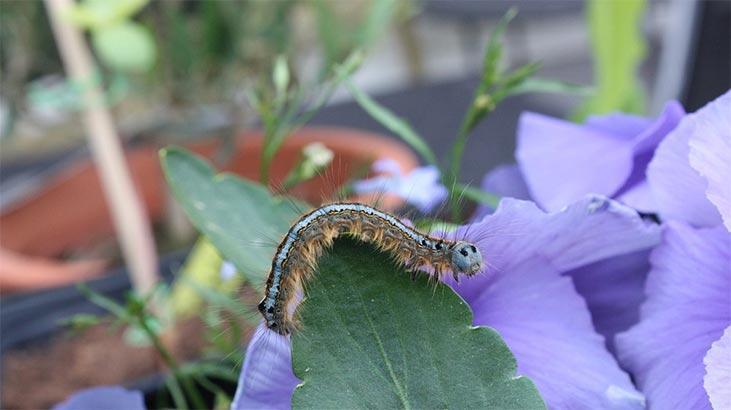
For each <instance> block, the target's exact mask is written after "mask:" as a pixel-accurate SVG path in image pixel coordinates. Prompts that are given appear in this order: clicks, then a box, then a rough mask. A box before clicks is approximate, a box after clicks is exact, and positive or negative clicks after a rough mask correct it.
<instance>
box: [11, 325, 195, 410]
mask: <svg viewBox="0 0 731 410" xmlns="http://www.w3.org/2000/svg"><path fill="white" fill-rule="evenodd" d="M203 334H204V325H203V323H202V322H201V321H200V320H199V319H197V318H193V319H189V320H187V321H185V322H182V323H180V324H179V325H178V326H177V327H176V331H175V343H172V344H171V346H170V348H171V350H172V353H173V355H174V356H175V357H176V358H177V359H178V362H180V363H184V362H186V361H191V360H195V359H197V358H199V357H200V355H201V352H202V350H203V348H204V347H205V345H206V342H205V340H204V339H203V336H202V335H203ZM161 372H166V369H165V366H164V365H163V363H162V361H161V360H160V359H159V357H158V355H157V352H156V351H155V350H154V348H152V347H136V346H131V345H129V344H128V343H126V342H125V341H124V340H123V328H117V329H112V328H111V327H110V326H109V324H108V323H102V324H99V325H95V326H92V327H90V328H89V329H86V330H85V331H83V332H81V333H71V332H67V333H65V334H62V335H59V336H56V337H54V338H53V339H52V340H50V341H49V343H44V344H42V345H37V346H32V347H28V348H24V349H19V350H13V351H9V352H6V354H5V355H4V356H3V358H2V404H1V406H0V407H2V408H3V409H44V408H50V407H51V406H53V405H54V404H56V403H58V402H61V401H63V400H64V399H65V398H66V397H68V395H70V394H71V393H73V392H75V391H77V390H79V389H83V388H87V387H92V386H98V385H108V384H126V383H129V382H131V381H134V380H136V379H140V378H143V377H145V376H152V375H155V374H158V373H161Z"/></svg>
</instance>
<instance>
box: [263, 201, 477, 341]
mask: <svg viewBox="0 0 731 410" xmlns="http://www.w3.org/2000/svg"><path fill="white" fill-rule="evenodd" d="M340 235H349V236H352V237H354V238H356V239H358V240H361V241H363V242H369V243H373V244H375V245H376V247H378V248H379V249H380V250H383V251H385V252H388V253H390V254H391V255H392V256H393V257H394V259H395V260H396V261H397V262H398V263H400V264H402V265H404V266H406V267H407V268H408V269H410V270H411V271H412V272H414V273H413V274H412V276H413V275H415V274H416V272H417V271H419V270H430V271H431V272H433V274H434V275H435V276H436V277H441V276H442V275H444V274H445V273H447V272H452V275H453V277H454V279H455V280H456V281H458V280H459V275H460V274H464V275H467V276H472V275H475V274H476V273H478V272H480V271H481V270H482V269H483V266H484V264H483V259H482V255H481V254H480V251H479V250H478V249H477V247H476V246H475V245H473V244H472V243H470V242H466V241H449V240H446V239H440V238H435V237H432V236H429V235H426V234H423V233H420V232H419V231H417V230H416V229H414V228H411V227H409V226H407V225H406V224H404V223H403V222H401V221H400V220H399V219H397V218H396V217H394V216H392V215H390V214H388V213H386V212H383V211H380V210H378V209H376V208H374V207H371V206H368V205H365V204H362V203H334V204H328V205H324V206H321V207H319V208H317V209H315V210H313V211H311V212H309V213H307V214H305V215H304V216H302V217H301V218H300V219H299V220H298V221H297V222H296V223H295V224H294V225H293V226H292V227H291V228H290V229H289V232H287V234H286V236H285V237H284V239H283V240H282V242H281V243H280V244H279V246H278V248H277V251H276V253H275V255H274V258H273V261H272V267H271V271H270V272H269V276H268V278H267V283H266V292H265V295H264V298H263V299H262V300H261V302H260V303H259V305H258V310H259V312H260V313H261V314H262V316H263V317H264V321H265V323H266V326H267V327H268V328H269V329H271V330H273V331H275V332H277V333H279V334H281V335H288V334H290V333H291V332H292V331H294V330H295V329H297V327H298V324H297V321H296V319H295V318H294V307H295V306H294V304H295V303H296V299H297V298H296V295H297V291H298V290H299V289H301V287H302V286H303V284H304V283H306V282H307V281H308V280H309V279H310V278H311V277H312V275H313V274H314V272H315V270H316V266H317V259H318V258H319V257H320V256H321V255H322V253H323V252H324V250H325V249H327V248H329V247H330V246H331V245H332V243H333V241H334V240H335V239H336V238H337V237H339V236H340Z"/></svg>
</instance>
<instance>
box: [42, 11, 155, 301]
mask: <svg viewBox="0 0 731 410" xmlns="http://www.w3.org/2000/svg"><path fill="white" fill-rule="evenodd" d="M45 1H46V9H47V11H48V15H49V17H50V20H51V25H52V27H53V33H54V37H55V38H56V43H57V45H58V49H59V51H60V53H61V57H62V59H63V63H64V66H65V67H66V71H67V74H68V75H69V77H70V78H71V80H72V81H74V82H76V84H81V85H82V89H81V93H82V98H83V102H84V104H83V110H82V116H83V121H84V126H85V128H86V134H87V140H88V143H89V146H90V149H91V154H92V157H93V159H94V162H95V164H96V167H97V169H98V170H99V175H100V176H101V182H102V186H103V189H104V193H105V196H106V200H107V205H108V206H109V209H110V211H111V214H112V220H113V221H114V227H115V230H116V232H117V237H118V239H119V243H120V244H121V247H122V253H123V256H124V260H125V263H126V265H127V267H128V270H129V272H130V275H131V280H132V283H133V286H134V288H135V290H136V291H137V292H138V293H139V294H141V295H146V294H147V293H148V292H150V291H151V290H152V289H153V288H154V286H155V285H156V284H157V283H158V273H157V254H156V250H155V243H154V241H153V236H152V232H151V229H150V223H149V220H148V217H147V214H146V211H145V209H144V206H143V205H142V201H141V200H140V197H139V196H138V195H137V192H136V191H135V188H134V184H133V183H132V178H131V176H130V172H129V170H128V169H127V163H126V162H125V159H124V152H123V149H122V144H121V142H120V140H119V137H118V135H117V131H116V129H115V127H114V122H113V119H112V115H111V113H110V112H109V109H108V108H107V106H106V103H105V99H104V93H103V91H102V89H101V86H100V84H99V83H98V81H96V82H95V81H94V79H95V77H94V76H95V75H96V72H95V66H94V61H93V59H92V57H91V53H90V51H89V49H88V48H87V45H86V43H85V41H84V38H83V36H82V33H81V31H80V30H79V29H78V28H76V27H74V26H73V25H72V24H71V23H70V22H69V21H66V20H65V19H64V15H65V14H64V13H66V11H67V10H69V9H70V7H72V6H73V4H74V3H73V0H45ZM83 200H84V198H79V201H83Z"/></svg>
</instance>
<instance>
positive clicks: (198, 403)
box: [136, 310, 206, 409]
mask: <svg viewBox="0 0 731 410" xmlns="http://www.w3.org/2000/svg"><path fill="white" fill-rule="evenodd" d="M136 319H137V323H138V324H139V326H140V328H141V329H142V330H143V331H144V332H145V334H146V335H147V337H149V338H150V341H152V345H153V346H155V349H157V351H158V353H160V357H162V360H163V361H164V362H165V365H167V366H168V368H170V371H172V372H173V379H172V382H173V383H175V384H178V380H180V382H181V383H183V385H184V387H185V391H187V392H188V395H189V396H190V398H191V400H192V401H193V406H194V407H195V408H196V409H204V408H206V403H205V401H204V400H203V397H202V396H201V394H200V392H199V391H198V389H197V388H196V387H195V386H194V385H193V383H191V380H190V379H189V378H187V377H185V376H183V375H182V374H181V373H180V365H179V364H178V361H177V360H175V357H173V355H172V354H171V353H170V351H169V350H168V349H167V348H166V347H165V345H164V344H163V343H162V340H160V337H158V335H157V333H155V331H154V330H152V329H151V328H150V326H149V325H148V324H147V321H146V320H145V313H144V310H140V311H139V312H137V314H136Z"/></svg>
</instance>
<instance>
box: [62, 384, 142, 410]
mask: <svg viewBox="0 0 731 410" xmlns="http://www.w3.org/2000/svg"><path fill="white" fill-rule="evenodd" d="M98 409H105V410H145V400H144V397H143V396H142V392H139V391H137V390H127V389H125V388H124V387H121V386H101V387H93V388H90V389H85V390H80V391H77V392H76V393H74V394H72V395H71V396H69V398H67V399H66V400H65V401H63V402H61V403H58V404H56V405H55V406H53V410H98Z"/></svg>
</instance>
